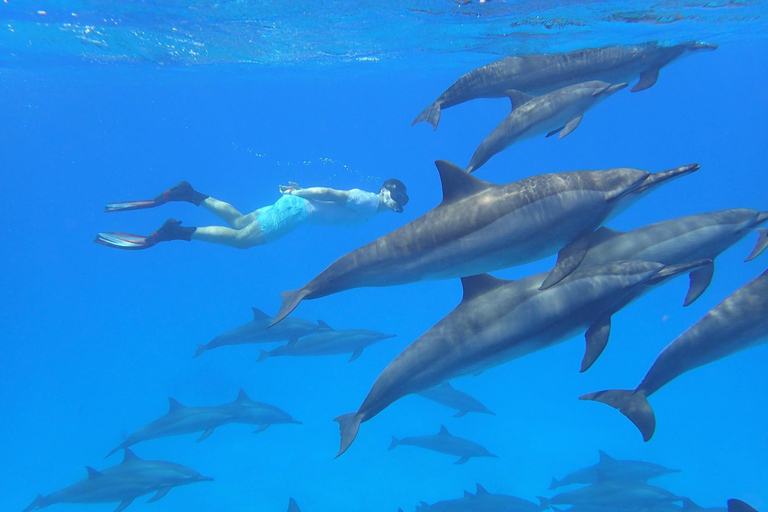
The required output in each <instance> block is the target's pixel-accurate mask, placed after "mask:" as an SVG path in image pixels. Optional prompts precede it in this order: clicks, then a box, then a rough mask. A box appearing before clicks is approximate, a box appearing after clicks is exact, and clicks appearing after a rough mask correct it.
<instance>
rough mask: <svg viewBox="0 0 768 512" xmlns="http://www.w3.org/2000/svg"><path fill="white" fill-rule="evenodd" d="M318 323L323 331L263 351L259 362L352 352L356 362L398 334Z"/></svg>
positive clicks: (319, 321)
mask: <svg viewBox="0 0 768 512" xmlns="http://www.w3.org/2000/svg"><path fill="white" fill-rule="evenodd" d="M318 323H319V324H320V325H321V326H322V327H323V330H322V331H320V332H318V333H315V334H313V335H311V336H307V337H306V338H302V339H300V340H293V341H289V342H288V344H287V345H283V346H282V347H277V348H276V349H273V350H271V351H269V352H267V351H266V350H262V351H261V352H260V354H259V359H258V360H257V361H264V360H265V359H267V358H268V357H275V356H328V355H335V354H346V353H347V352H351V353H352V355H351V356H350V358H349V361H350V362H351V361H354V360H355V359H357V358H358V357H360V354H362V353H363V350H364V349H365V348H366V347H370V346H371V345H373V344H374V343H378V342H379V341H381V340H385V339H387V338H394V337H395V336H397V335H396V334H384V333H383V332H379V331H372V330H369V329H341V330H338V331H337V330H336V329H334V328H332V327H331V326H330V325H328V324H326V323H325V322H323V321H322V320H318Z"/></svg>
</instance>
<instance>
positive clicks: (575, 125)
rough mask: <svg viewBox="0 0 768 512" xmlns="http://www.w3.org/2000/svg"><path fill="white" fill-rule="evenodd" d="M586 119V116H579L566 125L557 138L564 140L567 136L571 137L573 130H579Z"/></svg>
mask: <svg viewBox="0 0 768 512" xmlns="http://www.w3.org/2000/svg"><path fill="white" fill-rule="evenodd" d="M583 118H584V114H579V115H577V116H576V117H574V118H573V119H571V120H570V121H568V122H567V123H565V126H564V127H563V131H561V132H560V135H558V136H557V138H558V139H562V138H563V137H565V136H566V135H569V134H570V133H571V132H572V131H573V130H575V129H576V128H578V126H579V123H580V122H581V120H582V119H583Z"/></svg>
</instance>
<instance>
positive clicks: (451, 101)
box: [411, 42, 717, 130]
mask: <svg viewBox="0 0 768 512" xmlns="http://www.w3.org/2000/svg"><path fill="white" fill-rule="evenodd" d="M716 48H717V46H715V45H710V44H703V43H697V42H689V43H684V44H678V45H674V46H661V45H658V44H656V43H645V44H642V45H637V46H607V47H602V48H587V49H584V50H577V51H574V52H570V53H558V54H548V53H539V54H531V55H520V56H514V57H504V58H503V59H500V60H497V61H495V62H492V63H490V64H488V65H486V66H483V67H480V68H477V69H474V70H472V71H470V72H469V73H467V74H465V75H463V76H462V77H461V78H459V79H458V80H456V82H454V83H453V85H451V86H450V87H449V88H448V89H447V90H446V91H445V92H443V93H442V94H441V95H440V96H439V97H438V98H437V99H436V100H435V101H434V102H433V103H432V104H431V105H429V106H428V107H427V108H425V109H424V110H423V111H422V112H421V113H420V114H419V115H418V116H417V117H416V119H414V120H413V123H411V125H414V124H416V123H419V122H422V121H426V122H428V123H429V124H431V125H432V128H433V129H435V130H437V124H438V123H439V122H440V114H441V112H442V109H444V108H449V107H453V106H454V105H458V104H460V103H464V102H466V101H470V100H474V99H478V98H501V97H503V96H504V95H505V94H506V92H507V91H508V90H510V89H517V90H520V91H523V92H526V93H528V94H546V93H549V92H552V91H554V90H555V89H559V88H561V87H565V86H568V85H573V84H577V83H579V82H585V81H588V80H601V81H603V82H608V83H619V82H627V81H629V80H631V79H633V78H634V77H636V76H638V75H639V77H640V80H639V81H638V82H637V84H635V86H634V87H632V92H638V91H642V90H645V89H648V88H649V87H651V86H653V85H654V84H655V83H656V80H658V78H659V70H660V69H661V68H662V67H664V66H666V65H667V64H669V63H670V62H672V61H674V60H675V59H677V58H679V57H682V56H683V55H687V54H689V53H694V52H698V51H703V50H704V51H706V50H715V49H716Z"/></svg>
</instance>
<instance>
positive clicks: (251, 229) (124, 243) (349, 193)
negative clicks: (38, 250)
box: [94, 179, 408, 250]
mask: <svg viewBox="0 0 768 512" xmlns="http://www.w3.org/2000/svg"><path fill="white" fill-rule="evenodd" d="M280 193H281V194H282V197H281V198H280V199H278V200H277V202H275V204H273V205H269V206H265V207H263V208H259V209H258V210H255V211H253V212H251V213H248V214H246V215H243V214H242V213H240V212H239V211H238V210H237V209H236V208H235V207H234V206H232V205H231V204H229V203H226V202H224V201H220V200H218V199H215V198H213V197H210V196H207V195H205V194H202V193H200V192H198V191H196V190H195V189H193V188H192V186H191V185H190V184H189V183H187V182H186V181H182V182H181V183H179V184H178V185H176V186H175V187H173V188H171V189H169V190H167V191H165V192H163V193H162V194H160V195H159V196H157V197H156V198H155V199H152V200H148V201H130V202H122V203H112V204H109V205H107V206H106V208H105V211H107V212H116V211H127V210H138V209H144V208H153V207H156V206H160V205H162V204H165V203H167V202H171V201H183V202H188V203H192V204H194V205H196V206H202V207H203V208H205V209H206V210H208V211H210V212H211V213H213V214H214V215H216V216H218V217H219V218H221V219H222V220H223V221H225V222H226V223H227V224H229V225H230V226H231V227H225V226H204V227H193V226H182V225H181V221H177V220H174V219H168V220H167V221H165V223H164V224H163V225H162V226H161V227H160V229H158V230H157V231H155V232H154V233H152V234H151V235H149V236H140V235H129V234H126V233H114V232H111V233H99V234H98V236H97V237H96V240H94V241H95V242H96V243H99V244H102V245H106V246H107V247H114V248H116V249H129V250H136V249H147V248H149V247H152V246H154V245H157V244H158V243H159V242H167V241H170V240H186V241H190V240H200V241H203V242H209V243H216V244H222V245H228V246H230V247H235V248H238V249H247V248H249V247H253V246H255V245H263V244H265V243H269V242H272V241H274V240H277V239H279V238H282V237H283V236H285V235H287V234H288V233H290V232H291V231H293V230H295V229H296V228H297V227H299V226H300V225H302V224H316V225H333V226H337V225H355V224H360V223H362V222H365V221H366V220H368V219H370V218H371V217H373V216H374V215H376V214H377V213H380V212H383V211H387V210H393V211H396V212H399V213H400V212H402V211H403V206H405V205H406V204H407V203H408V195H407V194H406V190H405V185H404V184H403V183H402V182H401V181H399V180H396V179H389V180H387V181H385V182H384V183H383V184H382V186H381V189H380V190H379V192H378V193H373V192H367V191H364V190H360V189H356V188H355V189H352V190H335V189H332V188H326V187H311V188H301V187H300V186H298V185H297V184H296V183H293V182H289V184H288V185H287V186H286V185H280Z"/></svg>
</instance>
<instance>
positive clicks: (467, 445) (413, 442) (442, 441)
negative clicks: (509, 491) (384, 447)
mask: <svg viewBox="0 0 768 512" xmlns="http://www.w3.org/2000/svg"><path fill="white" fill-rule="evenodd" d="M400 445H408V446H418V447H419V448H424V449H427V450H433V451H436V452H440V453H446V454H448V455H456V456H457V457H459V459H458V460H457V461H456V462H454V464H464V463H465V462H467V461H469V459H471V458H473V457H493V458H495V459H498V458H499V457H498V455H494V454H492V453H491V452H489V451H488V450H487V449H486V448H485V447H484V446H481V445H479V444H477V443H475V442H474V441H470V440H469V439H464V438H462V437H457V436H454V435H451V433H450V432H448V429H447V428H445V425H441V426H440V431H439V432H438V433H437V434H434V435H431V436H413V437H405V438H403V439H398V438H396V437H395V436H392V443H391V444H390V445H389V449H390V450H393V449H395V448H396V447H398V446H400Z"/></svg>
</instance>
